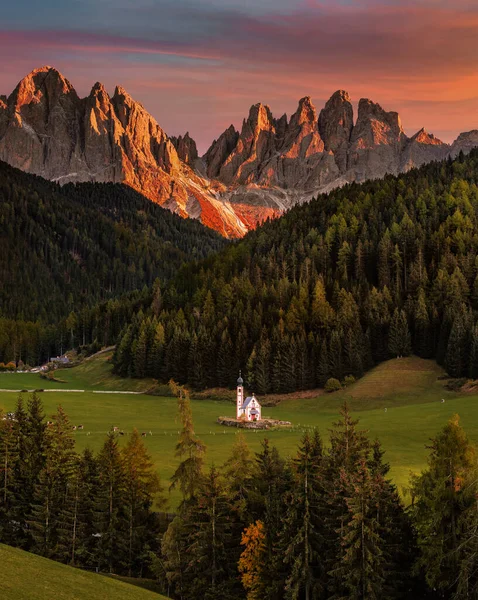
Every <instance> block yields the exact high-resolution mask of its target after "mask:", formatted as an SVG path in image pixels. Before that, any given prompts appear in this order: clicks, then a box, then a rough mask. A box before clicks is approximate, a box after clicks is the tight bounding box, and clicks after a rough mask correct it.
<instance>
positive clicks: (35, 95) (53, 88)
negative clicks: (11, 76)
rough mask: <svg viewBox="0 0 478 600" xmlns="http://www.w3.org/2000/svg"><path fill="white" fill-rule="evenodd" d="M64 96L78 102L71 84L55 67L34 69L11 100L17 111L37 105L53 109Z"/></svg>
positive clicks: (23, 80) (16, 89) (14, 92)
mask: <svg viewBox="0 0 478 600" xmlns="http://www.w3.org/2000/svg"><path fill="white" fill-rule="evenodd" d="M63 96H67V97H68V96H69V97H71V99H72V101H73V102H78V100H79V99H78V95H77V93H76V91H75V90H74V88H73V86H72V85H71V83H70V82H69V81H68V79H66V78H65V77H63V75H62V74H61V73H60V72H59V71H57V70H56V69H54V68H53V67H49V66H46V67H41V68H40V69H34V70H33V71H32V72H31V73H29V74H28V75H27V76H26V77H24V78H23V79H22V80H21V81H20V83H19V84H18V85H17V87H16V88H15V90H14V91H13V93H12V96H11V97H10V98H9V103H10V102H11V103H12V105H13V106H14V107H15V110H16V111H21V109H22V108H23V107H24V106H30V108H31V107H32V105H37V106H42V107H46V108H52V107H53V106H55V104H56V103H57V102H58V101H59V100H60V98H62V97H63Z"/></svg>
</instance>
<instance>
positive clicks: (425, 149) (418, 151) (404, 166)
mask: <svg viewBox="0 0 478 600" xmlns="http://www.w3.org/2000/svg"><path fill="white" fill-rule="evenodd" d="M477 142H478V140H477ZM449 152H450V146H449V145H448V144H445V142H442V141H441V140H439V139H438V138H437V137H435V136H434V135H433V134H432V133H428V132H427V131H426V130H425V129H420V131H418V132H417V133H416V134H415V135H414V136H413V137H411V138H410V139H409V140H408V141H407V144H406V146H405V148H404V149H403V152H402V157H401V162H400V171H409V170H410V169H413V168H414V167H421V166H422V165H424V164H426V163H429V162H432V161H434V160H442V159H444V158H446V157H447V155H448V154H449Z"/></svg>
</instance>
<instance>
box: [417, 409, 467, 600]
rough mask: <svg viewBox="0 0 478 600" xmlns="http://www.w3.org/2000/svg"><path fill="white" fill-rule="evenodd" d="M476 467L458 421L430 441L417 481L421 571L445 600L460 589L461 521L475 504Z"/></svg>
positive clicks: (455, 420) (419, 561)
mask: <svg viewBox="0 0 478 600" xmlns="http://www.w3.org/2000/svg"><path fill="white" fill-rule="evenodd" d="M475 463H476V455H475V450H474V448H473V447H472V446H471V445H470V443H469V441H468V439H467V437H466V434H465V432H464V431H463V429H462V428H461V426H460V424H459V419H458V417H457V416H454V417H453V418H452V419H451V420H450V421H449V423H448V424H447V425H446V426H445V427H444V428H443V430H442V431H441V432H440V433H439V434H438V435H437V436H436V437H435V438H434V439H432V441H431V445H430V454H429V457H428V467H427V469H426V470H425V471H423V472H422V474H421V475H419V476H416V477H415V478H414V479H413V480H412V498H413V504H412V509H411V510H412V517H413V521H414V524H415V527H416V530H417V533H418V546H419V549H420V557H419V559H418V561H417V567H418V568H421V569H423V570H424V572H425V577H426V581H427V583H428V585H429V586H430V588H431V589H436V590H438V592H439V593H440V594H441V596H442V597H448V595H449V594H450V593H451V592H453V591H454V590H456V584H457V580H456V577H457V573H458V553H457V552H458V549H459V547H460V544H461V543H462V541H463V539H462V533H461V531H460V521H461V518H462V516H463V515H464V514H465V513H466V511H467V509H468V508H469V507H470V503H474V498H473V493H472V492H473V488H472V487H470V486H469V485H468V483H467V482H468V480H469V478H470V477H471V476H472V474H473V471H474V468H475Z"/></svg>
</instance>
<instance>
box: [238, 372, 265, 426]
mask: <svg viewBox="0 0 478 600" xmlns="http://www.w3.org/2000/svg"><path fill="white" fill-rule="evenodd" d="M236 418H237V419H238V420H242V421H260V420H261V418H262V407H261V405H260V403H259V401H258V400H257V398H256V397H255V396H254V394H252V396H249V397H248V398H246V399H245V400H244V380H243V379H242V377H241V372H240V371H239V379H238V380H237V396H236Z"/></svg>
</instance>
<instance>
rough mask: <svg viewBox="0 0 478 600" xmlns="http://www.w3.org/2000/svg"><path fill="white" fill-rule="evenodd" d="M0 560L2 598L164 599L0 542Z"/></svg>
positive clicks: (75, 599)
mask: <svg viewBox="0 0 478 600" xmlns="http://www.w3.org/2000/svg"><path fill="white" fill-rule="evenodd" d="M0 562H1V565H2V569H1V571H0V598H2V600H52V599H54V600H91V599H92V598H95V599H97V600H153V599H156V600H166V598H165V597H164V596H160V595H159V594H156V593H154V592H152V591H148V590H147V589H143V588H142V587H137V586H136V585H131V584H129V583H125V582H124V581H121V580H120V579H119V578H113V577H105V576H103V575H97V574H96V573H91V572H88V571H81V570H80V569H75V568H73V567H68V566H67V565H63V564H61V563H58V562H55V561H52V560H48V559H47V558H42V557H41V556H36V555H35V554H30V553H29V552H24V551H23V550H19V549H18V548H11V547H10V546H4V545H3V544H0ZM129 581H134V580H129Z"/></svg>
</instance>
